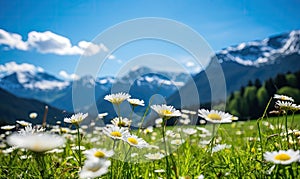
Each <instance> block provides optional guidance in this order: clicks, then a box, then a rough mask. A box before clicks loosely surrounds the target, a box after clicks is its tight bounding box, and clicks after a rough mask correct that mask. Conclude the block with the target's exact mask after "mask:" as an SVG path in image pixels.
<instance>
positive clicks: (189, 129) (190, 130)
mask: <svg viewBox="0 0 300 179" xmlns="http://www.w3.org/2000/svg"><path fill="white" fill-rule="evenodd" d="M182 131H183V132H184V133H186V134H188V135H193V134H196V133H197V130H196V129H193V128H187V129H183V130H182Z"/></svg>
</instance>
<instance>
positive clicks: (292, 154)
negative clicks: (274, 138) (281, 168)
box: [264, 149, 300, 165]
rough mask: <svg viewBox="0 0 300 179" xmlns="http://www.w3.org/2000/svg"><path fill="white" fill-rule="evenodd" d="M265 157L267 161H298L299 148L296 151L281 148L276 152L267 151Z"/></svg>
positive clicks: (280, 162) (286, 162)
mask: <svg viewBox="0 0 300 179" xmlns="http://www.w3.org/2000/svg"><path fill="white" fill-rule="evenodd" d="M264 158H265V160H266V161H269V162H273V163H275V164H282V165H288V164H291V163H293V162H298V161H299V159H300V154H299V150H298V151H294V150H293V149H289V150H287V151H284V150H280V151H274V152H265V153H264Z"/></svg>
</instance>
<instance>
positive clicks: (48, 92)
mask: <svg viewBox="0 0 300 179" xmlns="http://www.w3.org/2000/svg"><path fill="white" fill-rule="evenodd" d="M187 75H188V74H180V73H178V74H176V73H166V72H155V71H154V70H152V69H150V68H146V67H139V68H135V69H132V70H131V71H130V72H129V73H128V74H126V75H124V76H122V77H121V78H119V79H115V78H114V77H101V78H97V79H94V78H93V77H91V76H83V77H81V78H79V79H76V80H74V81H66V80H62V79H58V78H56V77H55V76H53V75H50V74H48V73H46V72H45V70H44V69H42V68H41V67H36V66H34V65H32V64H27V63H24V64H16V63H15V62H10V63H6V64H4V65H0V88H2V89H5V90H6V91H9V92H10V93H12V94H14V95H16V96H18V97H24V98H30V99H37V100H39V101H42V102H46V103H48V104H50V105H52V106H54V107H57V108H59V109H63V110H66V111H70V112H72V111H73V110H74V109H73V107H74V106H73V103H72V102H73V92H74V90H78V91H81V92H82V94H83V95H82V96H81V97H82V98H81V99H80V100H81V101H80V104H81V105H82V109H88V108H89V106H90V105H91V104H93V102H94V101H95V100H96V101H97V100H102V101H103V98H104V96H105V95H107V94H110V93H112V92H115V91H113V90H112V89H111V88H112V87H115V88H114V89H116V87H117V89H119V92H120V91H122V90H123V89H124V87H126V89H128V88H127V87H129V88H130V91H129V92H130V93H132V94H135V96H136V98H141V99H144V100H145V101H147V100H149V98H150V97H151V96H152V95H154V94H160V95H162V96H164V97H168V96H169V95H171V94H172V93H174V92H175V91H176V90H177V89H178V88H179V87H181V86H183V85H184V83H185V82H186V81H187ZM126 89H124V90H123V91H126ZM91 93H92V94H91ZM98 108H103V106H102V105H101V106H98ZM77 110H78V109H77Z"/></svg>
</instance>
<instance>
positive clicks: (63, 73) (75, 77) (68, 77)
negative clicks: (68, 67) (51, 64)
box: [59, 70, 80, 80]
mask: <svg viewBox="0 0 300 179" xmlns="http://www.w3.org/2000/svg"><path fill="white" fill-rule="evenodd" d="M59 76H61V77H62V78H64V79H66V80H78V79H79V78H80V77H79V76H78V75H76V74H74V73H72V74H68V73H67V72H66V71H64V70H61V71H60V72H59Z"/></svg>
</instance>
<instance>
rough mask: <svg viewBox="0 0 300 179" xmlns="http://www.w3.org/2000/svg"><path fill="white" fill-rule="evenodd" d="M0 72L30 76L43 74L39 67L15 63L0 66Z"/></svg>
mask: <svg viewBox="0 0 300 179" xmlns="http://www.w3.org/2000/svg"><path fill="white" fill-rule="evenodd" d="M0 71H1V72H5V73H8V74H11V73H14V72H29V73H31V74H34V73H37V72H44V69H43V68H41V67H36V66H34V65H32V64H29V63H22V64H17V63H16V62H9V63H6V64H4V65H0Z"/></svg>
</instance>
